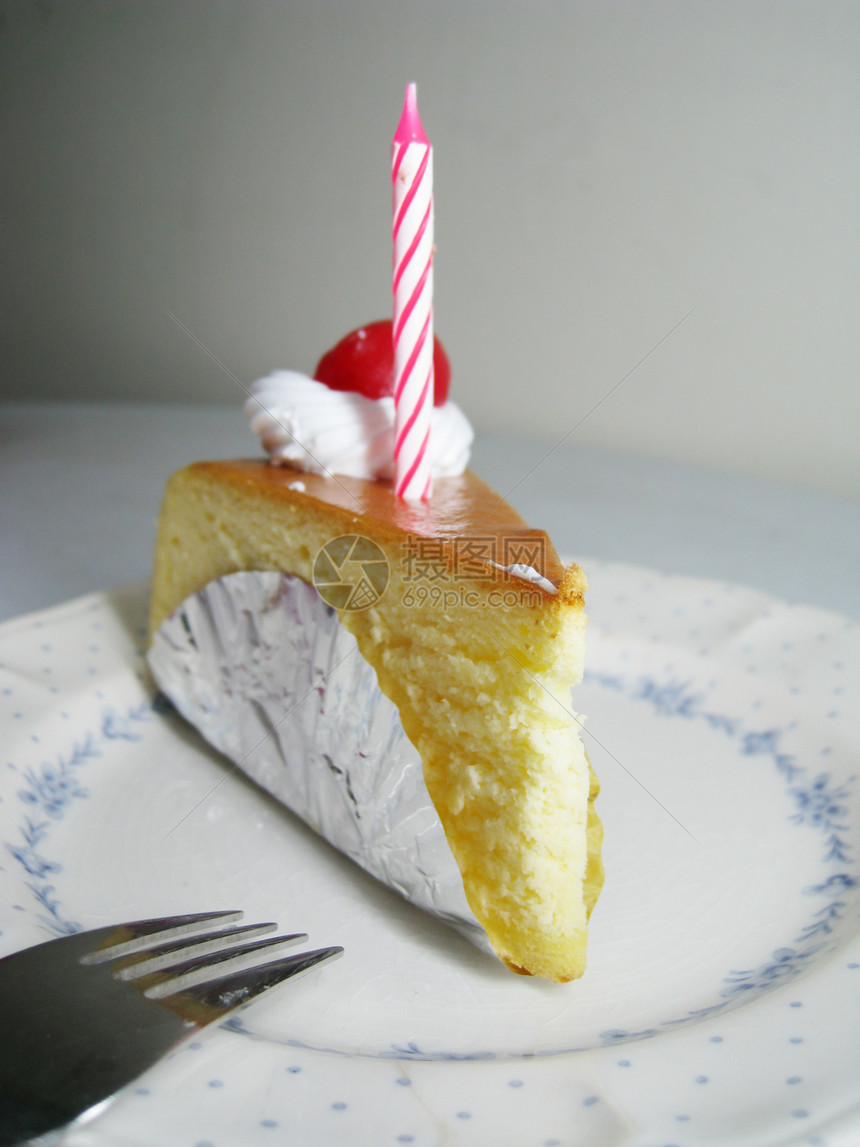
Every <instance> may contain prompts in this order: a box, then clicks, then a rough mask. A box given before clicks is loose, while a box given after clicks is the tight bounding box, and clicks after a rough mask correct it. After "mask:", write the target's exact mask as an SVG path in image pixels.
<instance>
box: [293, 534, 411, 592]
mask: <svg viewBox="0 0 860 1147" xmlns="http://www.w3.org/2000/svg"><path fill="white" fill-rule="evenodd" d="M312 576H313V583H314V588H315V589H316V591H317V593H318V594H319V595H320V597H321V598H322V599H323V601H324V602H325V603H326V604H327V605H330V606H333V607H334V608H335V609H341V610H347V611H352V610H362V609H369V608H370V607H371V606H372V605H376V603H377V602H378V601H379V599H380V598H381V597H382V595H383V594H384V593H385V590H386V587H387V585H388V579H389V577H390V576H391V570H390V568H389V565H388V559H387V558H386V556H385V554H384V553H383V551H382V550H381V549H380V548H379V546H378V545H377V544H376V542H374V541H371V539H370V538H365V537H363V536H362V535H361V534H343V535H342V536H341V537H339V538H332V540H331V541H330V542H326V544H325V545H324V546H323V548H322V549H321V550H320V551H319V553H318V554H317V556H316V558H315V559H314V568H313V575H312Z"/></svg>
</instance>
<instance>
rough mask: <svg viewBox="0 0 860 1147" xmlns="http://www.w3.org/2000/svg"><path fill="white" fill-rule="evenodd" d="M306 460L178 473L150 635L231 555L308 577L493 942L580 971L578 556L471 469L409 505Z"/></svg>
mask: <svg viewBox="0 0 860 1147" xmlns="http://www.w3.org/2000/svg"><path fill="white" fill-rule="evenodd" d="M309 381H310V380H309ZM259 393H266V391H265V388H263V390H262V391H258V394H259ZM341 397H344V396H341ZM345 397H347V398H348V397H349V396H345ZM353 397H355V396H353ZM383 401H384V400H383ZM448 405H450V404H448ZM305 407H307V404H305V406H304V407H303V409H305ZM267 419H268V421H267V425H268V427H269V430H270V431H272V429H273V427H275V428H277V427H279V426H280V427H283V426H285V425H286V421H285V418H284V417H283V416H281V415H279V414H277V413H275V414H272V413H271V410H269V412H268V414H267ZM334 421H336V419H335V420H334ZM323 422H324V424H325V425H326V426H330V425H333V416H332V415H331V414H326V415H324V416H323ZM303 425H304V426H306V425H307V424H303ZM284 435H285V437H286V439H287V440H290V441H292V440H296V441H298V442H299V443H301V448H302V449H304V450H305V451H306V452H307V453H308V454H309V455H310V456H313V457H314V458H315V459H316V460H317V461H319V457H320V454H321V452H322V447H321V445H320V443H319V441H317V440H313V435H312V434H310V431H309V430H308V429H305V431H304V433H301V432H297V431H296V427H295V426H294V425H293V424H290V427H289V430H288V431H285V432H284ZM342 437H343V436H342V435H341V436H340V437H339V439H338V441H339V442H340V441H341V439H342ZM376 437H377V438H378V437H379V436H378V435H377V436H376ZM368 440H369V439H368ZM267 445H268V444H267ZM377 446H378V443H377ZM269 448H270V449H272V447H271V446H270V447H269ZM276 448H277V447H275V449H276ZM339 448H340V447H339ZM374 449H375V450H376V447H374ZM352 453H353V454H354V453H355V451H354V450H353V451H352ZM383 453H384V451H383ZM295 464H296V462H295V460H294V459H291V460H290V465H289V466H274V465H271V464H270V463H269V462H267V461H237V462H201V463H197V464H195V465H192V466H189V467H188V468H187V469H184V470H182V471H180V472H179V473H178V474H176V475H174V476H173V478H172V479H171V481H170V483H169V485H168V487H167V491H166V495H165V498H164V504H163V508H162V512H161V519H160V524H159V530H158V541H157V550H156V559H155V573H154V581H153V591H152V615H151V627H152V631H153V633H154V632H155V631H156V630H157V629H158V627H159V626H160V625H161V624H162V622H164V621H165V619H167V618H168V617H169V616H170V615H171V614H172V613H173V611H175V610H176V609H177V608H178V607H179V606H180V605H181V604H182V603H183V602H184V601H185V600H186V599H187V598H188V597H189V596H190V595H192V594H195V593H196V592H197V591H199V590H201V589H202V588H203V587H204V586H206V585H207V584H208V583H210V582H212V581H214V580H215V579H219V578H223V577H225V576H226V575H229V574H232V573H234V572H236V571H241V570H259V571H264V570H271V571H280V572H282V573H285V574H288V575H293V576H295V577H298V578H300V579H302V580H303V581H304V582H306V583H308V584H311V585H314V584H315V585H316V586H317V588H318V591H319V592H320V593H321V594H322V595H323V596H324V598H325V600H326V601H328V602H329V604H331V605H333V606H334V607H335V608H337V611H338V615H339V618H340V622H341V624H342V625H343V626H344V627H345V628H346V629H347V630H348V631H349V632H350V633H352V634H353V635H354V637H355V639H356V641H357V643H358V648H359V650H360V652H361V654H362V656H363V657H364V658H365V659H366V661H367V662H368V663H369V664H370V666H372V668H373V670H374V671H375V673H376V677H377V679H378V683H379V687H380V689H381V690H382V692H383V693H384V694H385V695H386V696H387V697H388V698H390V700H391V701H392V702H393V703H394V705H395V706H396V707H397V710H398V712H399V716H400V719H401V721H402V725H403V729H404V730H405V732H406V735H407V737H408V738H409V740H410V741H411V742H412V744H413V745H414V746H415V749H417V751H418V753H419V754H420V758H421V762H422V765H423V774H424V779H425V781H426V786H427V791H428V793H429V796H430V798H431V799H432V803H433V805H434V806H435V809H436V810H437V812H438V816H439V819H440V821H441V824H442V827H443V828H444V832H445V836H446V838H447V841H448V844H449V845H450V849H451V852H452V853H453V856H454V858H455V860H456V862H457V865H458V866H459V870H460V873H461V874H462V881H463V887H464V890H465V894H466V898H467V900H468V903H469V905H470V907H471V910H472V912H473V913H474V916H475V917H476V919H477V920H478V922H479V923H480V924H481V926H482V927H483V928H484V930H485V931H486V934H487V937H488V938H489V941H490V943H491V945H492V947H493V949H494V950H495V952H496V953H497V954H498V956H499V957H500V959H502V960H503V961H504V962H505V964H507V966H508V967H510V968H511V969H513V970H514V971H517V972H522V973H526V974H533V975H538V976H543V977H545V978H547V979H550V980H556V981H567V980H571V979H574V978H576V977H578V976H580V975H582V973H583V971H584V969H585V959H586V925H587V921H588V917H589V914H590V912H591V909H592V907H593V906H594V903H595V901H596V899H597V896H598V894H599V891H600V888H601V885H602V880H603V870H602V864H601V860H600V846H601V839H602V829H601V826H600V822H599V820H598V819H597V817H596V815H595V813H594V809H593V802H594V797H595V796H596V794H597V791H598V785H597V782H596V780H595V778H594V775H593V773H592V772H591V770H590V767H589V765H588V761H587V759H586V756H585V752H584V748H583V745H582V742H581V741H580V739H579V735H578V734H579V724H578V721H577V718H576V717H575V715H574V713H573V711H572V709H571V687H572V686H573V685H575V684H576V683H577V682H578V681H579V680H580V678H581V675H582V667H583V655H584V643H585V624H586V622H585V613H584V608H583V595H584V592H585V578H584V576H583V574H582V572H581V570H580V569H579V568H578V567H577V566H575V565H571V566H568V567H566V568H565V567H563V565H562V563H561V561H560V559H559V557H558V555H557V554H556V552H555V550H554V549H553V547H552V545H551V543H550V541H549V539H548V538H547V536H546V535H545V534H544V533H542V532H541V531H537V530H533V529H531V528H529V527H528V526H527V524H526V523H525V522H524V521H523V520H522V519H521V518H520V517H519V515H518V514H517V513H516V512H515V511H514V510H513V509H512V508H511V507H510V506H509V505H508V504H507V503H506V502H505V501H504V500H503V499H501V498H500V497H499V496H498V495H497V494H495V493H494V492H493V491H492V490H491V489H490V488H489V487H488V486H486V485H485V484H484V483H483V482H481V481H480V479H478V478H476V477H475V476H474V475H472V474H471V473H470V472H468V471H465V472H464V473H462V474H460V475H459V476H447V477H445V476H441V477H438V476H437V477H436V478H435V479H434V487H433V496H432V498H431V500H430V501H429V502H426V503H418V504H416V503H406V502H403V501H401V500H399V499H397V498H396V497H395V496H394V494H393V492H392V489H391V486H390V483H389V482H387V481H385V480H380V479H379V478H369V477H366V478H362V477H355V476H348V475H347V476H344V475H343V474H338V473H331V472H329V473H322V474H320V473H311V472H301V473H299V472H298V471H297V470H296V469H294V468H292V467H293V466H294V465H295ZM320 468H322V469H324V470H326V469H328V470H329V471H330V470H331V469H332V466H331V465H326V464H324V463H323V464H321V465H320ZM344 538H348V539H352V540H351V541H350V542H349V543H348V545H349V546H350V547H352V548H351V549H350V553H351V555H352V558H353V559H355V556H356V551H355V549H354V539H355V538H360V539H366V540H367V542H368V544H369V547H370V548H369V550H368V555H367V556H368V557H373V556H376V563H377V564H376V565H375V566H374V565H373V562H371V561H369V562H366V563H364V565H362V563H361V562H360V561H359V563H358V565H359V568H360V569H361V570H363V572H364V574H365V575H367V576H366V579H365V581H366V584H363V585H362V584H361V576H359V575H358V573H357V572H356V576H355V577H350V576H349V573H348V571H347V570H345V568H343V567H341V566H339V558H338V539H344ZM376 547H378V550H377V548H376ZM379 552H381V554H382V555H383V556H384V562H382V561H381V560H380V559H379V558H378V553H379ZM359 556H360V555H359ZM374 570H376V571H378V572H379V574H380V576H379V577H378V578H376V577H375V575H374ZM338 595H341V596H338ZM362 595H363V596H362ZM341 764H342V763H341ZM349 765H350V767H351V768H353V769H354V770H355V769H360V768H361V761H360V760H354V761H351V762H349Z"/></svg>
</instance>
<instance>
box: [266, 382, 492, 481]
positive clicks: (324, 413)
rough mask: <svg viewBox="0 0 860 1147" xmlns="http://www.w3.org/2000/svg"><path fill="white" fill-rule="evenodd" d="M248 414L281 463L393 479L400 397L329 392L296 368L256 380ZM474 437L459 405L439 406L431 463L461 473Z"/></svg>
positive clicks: (442, 473) (437, 469)
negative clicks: (396, 405)
mask: <svg viewBox="0 0 860 1147" xmlns="http://www.w3.org/2000/svg"><path fill="white" fill-rule="evenodd" d="M250 394H251V398H249V399H248V401H247V402H246V403H245V413H246V415H247V416H248V418H249V419H250V422H251V429H252V430H253V431H254V433H255V434H258V435H259V436H260V440H261V441H262V443H263V447H264V449H265V450H266V451H268V454H269V456H270V458H271V460H272V462H273V463H275V465H284V466H293V467H295V468H296V469H297V470H307V471H309V472H311V473H313V474H341V475H344V476H346V477H350V478H368V479H377V478H389V479H390V478H393V477H394V399H393V398H376V399H373V398H365V397H364V395H363V394H354V393H351V392H347V391H340V390H331V389H330V388H329V387H328V386H326V385H325V384H324V383H322V382H317V381H316V379H313V378H308V376H307V375H306V374H300V373H298V372H297V371H293V370H279V371H275V373H274V374H270V375H268V376H267V377H266V378H261V379H260V380H259V381H258V382H255V383H254V384H253V385H252V386H251V389H250ZM473 439H474V433H473V431H472V427H471V424H470V422H469V420H468V419H467V418H466V416H465V414H464V413H463V412H462V410H460V408H459V406H457V405H456V404H455V403H453V402H450V401H449V402H446V403H445V404H444V405H443V406H434V407H433V415H432V426H431V430H430V468H431V472H432V474H433V477H434V478H451V477H455V476H456V475H457V474H462V473H463V471H464V470H465V469H466V467H467V466H468V464H469V452H470V448H471V445H472V441H473Z"/></svg>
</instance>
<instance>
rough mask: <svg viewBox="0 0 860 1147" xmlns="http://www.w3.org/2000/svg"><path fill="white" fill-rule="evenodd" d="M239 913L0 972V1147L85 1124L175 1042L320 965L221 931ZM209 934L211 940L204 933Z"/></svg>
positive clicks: (105, 941) (116, 938)
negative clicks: (79, 1122)
mask: <svg viewBox="0 0 860 1147" xmlns="http://www.w3.org/2000/svg"><path fill="white" fill-rule="evenodd" d="M241 917H242V913H241V912H202V913H197V914H196V915H190V916H172V917H166V918H164V919H158V920H138V921H135V922H133V923H130V924H117V925H114V926H111V927H107V928H97V929H95V930H94V931H91V932H78V933H76V934H74V935H71V936H63V937H61V938H60V939H58V940H49V941H48V942H47V943H44V944H38V945H36V947H34V948H27V949H25V950H24V951H21V952H16V953H14V954H13V955H11V956H6V957H5V958H4V959H2V960H0V1147H7V1145H9V1144H13V1143H20V1142H22V1141H23V1140H27V1139H31V1138H33V1137H35V1136H38V1135H44V1134H45V1133H47V1132H49V1131H53V1130H55V1129H57V1128H60V1127H64V1126H66V1124H68V1123H71V1122H72V1121H73V1120H75V1119H79V1118H81V1119H83V1117H84V1116H85V1115H86V1114H87V1113H89V1116H88V1117H89V1118H92V1117H93V1116H94V1115H95V1114H96V1112H94V1111H93V1110H92V1109H93V1108H95V1107H97V1108H98V1111H99V1112H100V1111H101V1110H102V1107H103V1106H104V1105H106V1103H107V1102H108V1101H109V1100H110V1098H111V1097H112V1096H113V1095H115V1093H116V1092H117V1091H119V1090H120V1088H122V1087H124V1086H125V1085H126V1084H127V1083H130V1082H131V1081H132V1080H133V1079H136V1078H137V1076H139V1075H140V1074H141V1073H142V1072H144V1071H146V1069H147V1068H149V1067H151V1066H152V1065H153V1064H154V1063H155V1062H156V1061H157V1060H158V1059H160V1058H161V1056H162V1055H164V1053H165V1052H167V1051H169V1050H170V1049H171V1048H172V1047H174V1046H175V1045H176V1044H177V1043H178V1042H179V1041H181V1040H182V1039H184V1038H185V1037H187V1036H190V1035H193V1034H194V1032H197V1031H199V1030H200V1029H201V1028H202V1027H205V1026H206V1025H207V1024H210V1023H213V1022H214V1021H217V1020H222V1019H223V1018H224V1017H225V1016H227V1015H229V1014H230V1012H232V1011H234V1010H235V1009H236V1008H238V1007H241V1006H243V1005H244V1004H247V1003H249V1002H250V1001H251V1000H253V999H254V998H255V997H256V996H258V995H259V994H260V993H261V992H265V991H266V990H267V989H269V988H272V987H274V986H275V985H276V984H280V983H282V982H283V981H285V980H294V979H296V977H297V976H299V975H301V974H302V973H304V972H307V971H309V970H310V969H311V968H315V967H317V966H318V965H320V964H322V963H324V962H325V961H327V960H331V959H333V958H335V957H337V956H339V955H341V953H342V952H343V949H342V948H322V949H319V950H317V951H314V952H300V953H297V954H293V955H291V956H283V957H280V958H278V959H274V960H271V959H270V960H269V962H266V963H263V964H262V965H261V963H260V961H261V959H265V958H266V957H272V956H273V955H275V954H276V953H277V952H278V951H279V950H280V949H282V948H284V947H289V946H292V945H296V944H300V943H302V942H304V941H305V940H307V936H306V935H305V934H303V933H301V934H299V933H296V934H294V935H290V936H274V937H267V938H266V939H258V938H257V937H259V936H261V935H262V934H263V933H266V932H272V931H274V930H275V929H276V928H277V925H276V924H251V925H245V926H243V927H228V925H232V924H234V923H235V921H237V920H240V919H241ZM214 929H217V931H213V930H214Z"/></svg>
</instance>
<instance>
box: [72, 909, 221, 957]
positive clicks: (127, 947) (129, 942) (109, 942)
mask: <svg viewBox="0 0 860 1147" xmlns="http://www.w3.org/2000/svg"><path fill="white" fill-rule="evenodd" d="M243 915H244V913H242V912H239V911H235V910H234V911H227V912H195V913H192V914H188V915H185V916H161V917H156V918H155V919H152V920H133V921H131V923H127V924H118V925H117V926H116V927H115V928H113V929H111V930H110V933H109V934H108V936H107V937H106V938H105V939H104V940H102V942H101V943H100V944H99V946H98V947H97V948H96V949H94V950H93V951H91V952H89V953H87V955H86V956H84V957H82V959H81V963H82V964H101V963H104V961H105V960H116V959H119V958H120V957H121V956H128V955H130V954H131V953H132V952H139V951H140V950H141V949H142V948H149V947H150V946H151V945H153V944H159V943H161V942H163V941H166V940H174V939H176V938H178V937H180V936H187V935H190V934H193V933H196V932H203V931H207V930H209V931H211V930H212V929H214V928H220V927H224V926H226V925H227V924H234V923H235V922H236V921H237V920H241V919H242V916H243Z"/></svg>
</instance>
